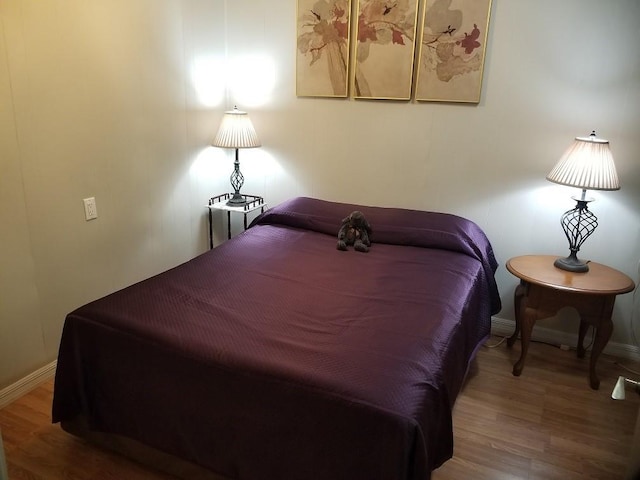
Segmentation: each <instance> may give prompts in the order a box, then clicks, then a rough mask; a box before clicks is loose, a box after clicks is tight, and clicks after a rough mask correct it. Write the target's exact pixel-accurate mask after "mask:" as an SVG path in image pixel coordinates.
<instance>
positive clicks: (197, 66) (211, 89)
mask: <svg viewBox="0 0 640 480" xmlns="http://www.w3.org/2000/svg"><path fill="white" fill-rule="evenodd" d="M227 77H228V75H227V65H226V62H225V60H224V59H223V58H220V57H213V56H209V57H201V58H198V59H197V60H195V61H194V62H193V65H192V67H191V81H192V82H193V86H194V88H195V90H196V94H197V96H198V99H199V100H200V102H201V103H202V104H203V105H204V106H206V107H216V106H218V105H220V104H222V102H223V100H224V96H225V90H226V86H227Z"/></svg>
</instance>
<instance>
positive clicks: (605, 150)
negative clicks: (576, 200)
mask: <svg viewBox="0 0 640 480" xmlns="http://www.w3.org/2000/svg"><path fill="white" fill-rule="evenodd" d="M547 180H549V181H551V182H554V183H559V184H561V185H568V186H570V187H578V188H582V189H583V190H619V189H620V182H619V180H618V174H617V172H616V166H615V164H614V163H613V155H611V150H610V149H609V141H608V140H604V139H602V138H598V137H596V132H595V131H594V132H592V133H591V135H589V136H588V137H576V139H575V141H574V142H573V144H572V145H571V146H570V147H569V148H568V149H567V151H566V152H565V153H564V155H563V156H562V158H561V159H560V161H559V162H558V163H557V164H556V166H555V167H553V170H551V172H550V173H549V175H547Z"/></svg>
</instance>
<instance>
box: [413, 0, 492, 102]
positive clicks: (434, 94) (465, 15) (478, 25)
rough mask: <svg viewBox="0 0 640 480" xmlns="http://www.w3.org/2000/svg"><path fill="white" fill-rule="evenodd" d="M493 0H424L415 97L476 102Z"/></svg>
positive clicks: (417, 98)
mask: <svg viewBox="0 0 640 480" xmlns="http://www.w3.org/2000/svg"><path fill="white" fill-rule="evenodd" d="M491 4H492V0H425V3H424V6H423V11H422V21H421V35H420V48H419V54H418V60H417V69H418V71H417V74H416V86H415V99H416V100H417V101H421V102H422V101H424V102H426V101H429V102H454V103H479V102H480V96H481V93H482V79H483V76H484V63H485V56H486V50H487V38H488V33H489V22H490V19H491Z"/></svg>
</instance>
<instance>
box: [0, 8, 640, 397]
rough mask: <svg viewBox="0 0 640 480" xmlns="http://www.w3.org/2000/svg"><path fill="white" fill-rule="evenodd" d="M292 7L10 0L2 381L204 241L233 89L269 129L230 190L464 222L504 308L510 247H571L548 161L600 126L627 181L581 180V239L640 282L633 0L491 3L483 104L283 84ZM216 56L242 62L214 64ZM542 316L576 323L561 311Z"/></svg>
mask: <svg viewBox="0 0 640 480" xmlns="http://www.w3.org/2000/svg"><path fill="white" fill-rule="evenodd" d="M295 4H296V2H293V1H290V0H226V1H224V0H48V1H47V2H42V1H39V0H2V2H1V3H0V20H1V27H2V31H1V35H0V225H1V228H2V230H1V234H0V235H1V237H0V238H1V244H0V262H1V263H0V265H1V268H0V388H2V386H5V385H8V384H11V383H12V382H14V381H15V380H17V379H18V378H21V377H23V376H24V375H26V374H27V373H29V372H31V371H33V370H35V369H36V368H38V367H40V366H42V365H43V364H45V363H47V362H49V361H51V360H53V359H54V358H55V356H56V354H57V347H58V343H59V339H60V333H61V329H62V325H63V322H64V316H65V314H66V313H68V312H69V311H70V310H72V309H73V308H75V307H77V306H79V305H81V304H83V303H85V302H87V301H89V300H91V299H94V298H97V297H99V296H101V295H104V294H106V293H108V292H111V291H113V290H115V289H118V288H121V287H123V286H125V285H128V284H130V283H132V282H135V281H137V280H140V279H142V278H145V277H147V276H149V275H152V274H155V273H157V272H160V271H162V270H165V269H166V268H169V267H171V266H173V265H176V264H178V263H181V262H183V261H186V260H188V259H189V258H191V257H193V256H195V255H197V254H199V253H201V252H203V251H204V250H205V249H206V245H207V239H206V219H205V210H204V208H203V205H204V204H205V203H206V199H207V198H208V197H209V196H211V195H213V194H215V193H219V192H222V191H225V190H226V189H227V188H228V187H227V185H228V175H229V173H230V171H231V163H232V157H231V156H230V154H229V153H227V152H224V151H221V150H219V149H214V148H211V147H209V148H208V147H207V145H208V143H209V142H210V141H211V139H212V137H213V134H214V132H215V130H216V129H217V126H218V124H219V121H220V118H221V116H222V113H223V111H224V110H226V109H228V108H231V107H232V106H233V105H234V104H236V103H237V104H238V106H239V107H240V108H243V109H246V110H248V111H249V112H250V114H251V118H252V120H253V123H254V125H255V127H256V130H257V131H258V134H259V136H260V137H261V139H262V142H263V148H260V149H253V150H247V151H242V152H241V164H242V171H243V173H244V175H245V178H246V182H245V187H244V189H243V191H245V192H247V193H254V194H260V195H264V196H265V197H266V199H267V201H268V202H269V203H270V204H275V203H278V202H280V201H282V200H284V199H286V198H289V197H291V196H295V195H311V196H317V197H320V198H326V199H331V200H337V201H347V202H355V203H365V204H372V205H385V206H402V207H411V208H419V209H428V210H438V211H447V212H452V213H456V214H460V215H463V216H466V217H468V218H471V219H472V220H474V221H476V222H477V223H479V224H480V225H481V226H482V227H483V228H484V229H485V230H486V232H487V234H488V236H489V238H490V239H491V240H492V242H493V244H494V247H495V250H496V253H497V256H498V258H499V260H500V262H501V265H502V266H501V269H500V271H499V273H498V280H499V286H500V288H501V292H502V296H503V299H504V305H505V306H504V309H503V311H502V313H501V314H500V316H502V317H504V318H513V305H512V301H511V296H512V292H513V288H514V287H515V284H516V281H515V279H514V278H513V277H512V276H511V275H510V274H508V273H507V272H506V270H505V269H504V263H505V262H506V260H507V259H508V258H509V257H511V256H514V255H520V254H526V253H549V254H559V255H564V254H566V253H568V252H567V246H566V240H565V238H564V234H563V233H562V231H561V229H560V226H559V217H560V215H561V213H562V212H563V211H564V210H566V209H568V208H571V207H572V206H573V202H572V200H571V199H570V196H571V195H573V194H574V193H575V192H573V191H571V189H567V188H566V187H560V186H556V185H553V184H550V183H549V182H547V181H546V180H545V178H544V177H545V175H546V173H547V172H548V171H549V170H550V169H551V167H552V166H553V165H554V163H555V162H556V161H557V159H558V158H559V156H560V155H561V154H562V152H563V151H564V150H565V148H566V147H567V146H568V145H569V143H570V142H571V140H572V138H573V137H574V136H576V135H587V134H588V133H589V132H590V131H591V130H592V129H596V130H597V131H598V134H599V135H601V136H603V137H605V138H608V139H609V140H610V141H611V147H612V150H613V153H614V156H615V160H616V166H617V168H618V173H619V175H620V177H621V180H622V183H623V188H622V190H620V191H617V192H601V193H600V192H596V194H595V195H594V196H596V197H597V202H595V203H594V204H592V206H591V209H592V210H593V211H594V212H595V213H596V214H597V215H598V217H599V219H600V227H599V228H598V230H597V231H596V233H595V234H594V236H593V237H592V238H590V239H589V240H588V241H587V243H586V244H585V246H584V247H583V250H582V252H581V257H583V258H588V259H592V260H594V261H598V262H602V263H606V264H609V265H611V266H614V267H616V268H618V269H621V270H623V271H624V272H626V273H627V274H629V275H630V276H632V277H633V278H637V276H638V273H637V268H638V261H639V259H640V209H639V208H638V205H640V162H638V158H637V156H638V152H640V135H639V133H640V118H639V117H640V57H639V56H638V55H637V52H636V46H637V45H639V44H640V30H638V29H637V28H636V23H637V20H638V19H640V4H639V3H638V2H637V1H635V0H611V1H609V2H601V1H597V0H564V1H563V2H557V1H556V0H541V1H536V2H533V1H530V0H529V1H526V0H508V1H505V0H494V5H493V10H492V17H491V26H490V34H489V42H488V51H487V58H486V64H485V75H484V82H483V94H482V100H481V102H480V104H479V105H453V104H434V103H420V104H416V103H404V102H385V101H355V100H341V99H309V98H305V99H298V98H296V97H295V35H296V32H295V18H296V6H295ZM250 56H251V58H249V57H250ZM225 61H226V62H227V64H235V63H236V62H239V63H240V65H242V66H243V67H245V68H246V69H248V72H247V73H245V74H244V75H243V76H241V77H240V78H235V79H232V80H227V81H223V79H224V77H225V75H226V74H227V72H228V69H225V68H223V67H222V66H221V65H222V64H224V62H225ZM265 64H266V65H272V67H273V69H274V72H275V74H274V79H273V84H272V86H270V85H271V84H270V83H269V82H268V81H267V80H269V78H268V75H267V73H268V69H267V70H265V67H264V65H265ZM265 72H266V73H265ZM256 79H259V82H257V83H253V84H252V83H251V80H256ZM246 83H248V84H249V86H248V87H247V86H246ZM221 85H222V86H224V85H227V88H226V89H223V87H222V86H221ZM88 196H95V197H96V200H97V204H98V213H99V218H98V219H97V220H94V221H91V222H85V220H84V217H83V208H82V198H84V197H88ZM218 220H220V219H218ZM216 235H217V236H218V237H221V236H222V233H221V231H220V230H218V231H217V233H216ZM632 300H633V297H632V295H625V296H622V297H619V299H618V302H617V304H616V309H615V312H614V322H615V328H616V329H615V333H614V338H613V340H614V341H617V342H621V343H626V344H632V343H633V340H632V335H631V332H632V328H631V325H630V323H631V319H632V316H634V318H635V327H633V328H635V330H636V335H638V336H640V327H638V306H636V307H635V313H632V309H633V305H632V303H633V302H632ZM545 322H546V326H550V327H552V328H563V329H575V328H577V324H576V319H575V318H573V317H572V315H571V314H570V313H569V314H566V315H564V316H563V317H562V319H561V320H560V319H555V320H547V321H545Z"/></svg>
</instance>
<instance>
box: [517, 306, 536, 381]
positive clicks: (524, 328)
mask: <svg viewBox="0 0 640 480" xmlns="http://www.w3.org/2000/svg"><path fill="white" fill-rule="evenodd" d="M521 313H522V315H521V317H520V324H521V337H520V344H521V352H520V359H519V360H518V361H517V362H516V363H515V365H513V375H515V376H516V377H519V376H520V374H521V373H522V369H523V368H524V360H525V358H527V352H528V351H529V342H530V341H531V331H532V330H533V325H534V324H535V323H536V311H535V310H534V309H533V308H529V307H525V308H524V311H522V312H521Z"/></svg>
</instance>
